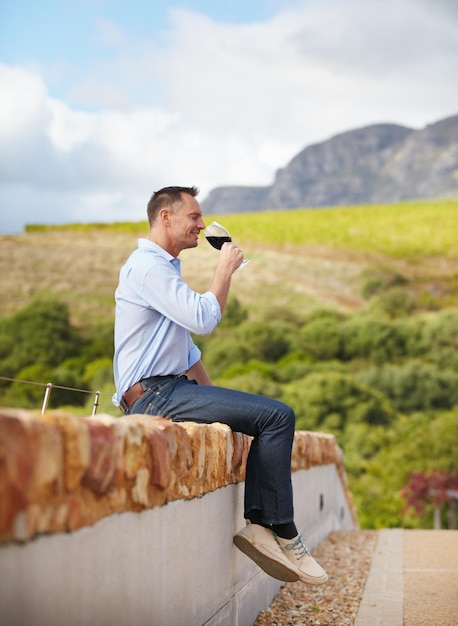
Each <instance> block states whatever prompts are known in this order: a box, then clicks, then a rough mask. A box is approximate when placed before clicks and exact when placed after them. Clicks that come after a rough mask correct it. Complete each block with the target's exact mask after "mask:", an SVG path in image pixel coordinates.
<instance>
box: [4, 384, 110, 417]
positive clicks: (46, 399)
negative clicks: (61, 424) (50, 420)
mask: <svg viewBox="0 0 458 626" xmlns="http://www.w3.org/2000/svg"><path fill="white" fill-rule="evenodd" d="M0 380H6V381H9V382H13V383H24V384H26V385H36V386H38V387H44V388H45V390H44V397H43V404H42V405H41V414H42V415H44V414H45V412H46V409H47V408H48V404H49V398H50V397H51V391H52V390H53V389H63V390H65V391H76V392H78V393H87V394H90V395H94V403H93V405H92V414H91V417H94V415H95V414H96V413H97V408H98V406H99V399H100V395H101V392H100V391H91V390H89V389H77V388H75V387H64V386H62V385H54V384H53V383H37V382H34V381H32V380H21V379H20V378H8V377H6V376H0Z"/></svg>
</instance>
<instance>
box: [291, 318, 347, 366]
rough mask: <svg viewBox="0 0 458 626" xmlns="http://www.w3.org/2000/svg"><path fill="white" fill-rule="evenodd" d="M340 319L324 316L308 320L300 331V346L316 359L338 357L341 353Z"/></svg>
mask: <svg viewBox="0 0 458 626" xmlns="http://www.w3.org/2000/svg"><path fill="white" fill-rule="evenodd" d="M340 326H341V322H340V320H338V319H336V318H333V317H330V316H326V317H317V318H315V319H313V320H311V321H310V322H308V323H307V324H306V325H305V326H304V327H303V328H302V329H301V331H300V342H301V347H302V348H303V350H305V351H306V352H310V353H311V354H313V356H314V357H315V358H316V359H320V360H328V359H338V358H339V357H340V356H341V355H342V333H341V330H340Z"/></svg>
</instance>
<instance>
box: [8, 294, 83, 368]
mask: <svg viewBox="0 0 458 626" xmlns="http://www.w3.org/2000/svg"><path fill="white" fill-rule="evenodd" d="M82 345H83V340H82V338H81V337H80V335H79V333H78V332H77V331H76V329H74V328H73V327H72V326H71V324H70V316H69V311H68V308H67V306H66V305H65V304H63V303H62V302H58V301H57V300H52V299H50V300H34V301H32V302H31V303H30V304H29V305H27V306H26V307H24V308H23V309H21V310H20V311H18V312H17V313H15V314H14V315H13V316H12V317H10V318H8V319H7V320H4V322H3V323H2V324H1V326H0V361H1V362H2V370H3V371H4V372H5V373H6V374H5V375H6V376H10V377H16V376H17V374H18V372H19V371H20V370H22V369H23V368H24V367H27V366H28V365H37V364H40V365H47V366H49V367H55V366H57V365H58V364H59V363H61V362H62V361H63V360H64V359H65V358H67V357H70V356H73V355H76V354H77V353H78V351H79V350H80V349H81V348H82Z"/></svg>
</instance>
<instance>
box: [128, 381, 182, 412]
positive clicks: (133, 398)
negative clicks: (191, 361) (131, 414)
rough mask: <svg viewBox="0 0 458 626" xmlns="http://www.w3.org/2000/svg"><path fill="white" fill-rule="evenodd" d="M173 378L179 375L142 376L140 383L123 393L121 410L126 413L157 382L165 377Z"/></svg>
mask: <svg viewBox="0 0 458 626" xmlns="http://www.w3.org/2000/svg"><path fill="white" fill-rule="evenodd" d="M172 378H177V376H175V375H173V374H171V375H168V376H151V377H150V378H142V380H139V381H138V383H135V385H132V387H129V389H128V390H127V391H126V392H125V393H124V394H123V396H122V398H121V401H120V402H119V406H120V408H121V410H122V411H124V413H125V412H126V411H127V410H128V409H129V408H130V407H131V406H132V405H133V404H134V403H135V402H137V400H138V399H139V398H141V397H142V396H143V395H144V394H145V393H146V392H147V391H148V389H151V387H152V386H153V385H154V384H155V383H159V382H163V381H164V379H172Z"/></svg>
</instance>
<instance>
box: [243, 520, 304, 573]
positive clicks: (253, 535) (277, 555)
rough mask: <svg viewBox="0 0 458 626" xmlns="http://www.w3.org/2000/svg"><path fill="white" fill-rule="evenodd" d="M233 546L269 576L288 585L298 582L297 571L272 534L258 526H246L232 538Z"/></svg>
mask: <svg viewBox="0 0 458 626" xmlns="http://www.w3.org/2000/svg"><path fill="white" fill-rule="evenodd" d="M234 544H235V545H236V546H237V548H238V549H239V550H241V551H242V552H243V553H244V554H246V555H247V556H248V557H249V558H250V559H252V560H253V561H254V562H255V563H256V564H257V565H259V567H260V568H261V569H263V570H264V571H265V572H266V573H267V574H269V576H272V577H273V578H276V579H277V580H283V581H285V582H288V583H292V582H296V581H297V580H299V570H298V568H297V566H296V565H295V564H292V563H291V562H290V561H289V560H288V558H287V557H286V556H285V555H284V553H283V552H282V550H281V548H280V545H279V544H278V542H277V540H276V538H275V535H274V533H273V532H272V531H271V530H269V529H268V528H264V526H260V525H259V524H248V526H245V528H243V529H242V530H241V531H240V532H238V533H237V534H236V535H235V536H234Z"/></svg>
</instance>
